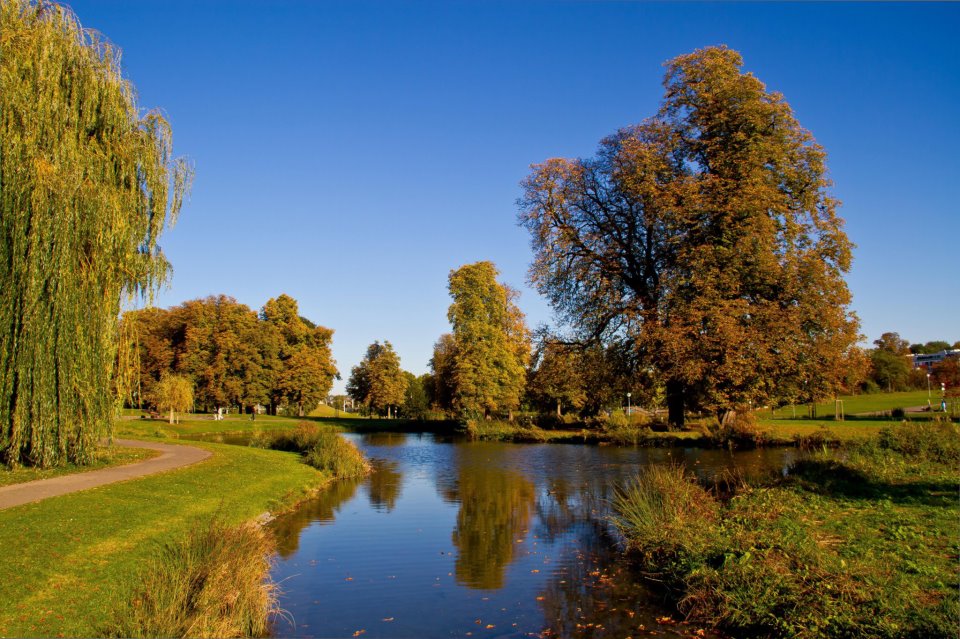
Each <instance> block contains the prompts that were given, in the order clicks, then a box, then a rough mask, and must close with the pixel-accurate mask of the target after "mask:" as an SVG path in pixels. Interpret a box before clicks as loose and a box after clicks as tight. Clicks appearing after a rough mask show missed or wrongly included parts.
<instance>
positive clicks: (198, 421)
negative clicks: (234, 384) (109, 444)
mask: <svg viewBox="0 0 960 639" xmlns="http://www.w3.org/2000/svg"><path fill="white" fill-rule="evenodd" d="M304 419H305V418H302V417H278V416H274V415H257V419H256V420H251V419H250V416H249V415H229V416H227V417H224V418H223V419H221V420H215V419H213V416H212V415H202V414H200V415H198V414H188V415H184V416H182V417H181V418H180V421H179V423H176V424H170V423H168V422H167V420H166V419H123V420H117V421H116V422H114V426H113V429H114V435H115V436H117V437H178V436H180V435H208V434H215V433H244V432H250V431H253V430H285V429H287V428H295V427H296V425H297V424H299V423H300V422H302V421H304Z"/></svg>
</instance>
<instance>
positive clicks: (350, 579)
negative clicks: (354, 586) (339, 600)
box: [344, 577, 353, 581]
mask: <svg viewBox="0 0 960 639" xmlns="http://www.w3.org/2000/svg"><path fill="white" fill-rule="evenodd" d="M344 581H353V577H347V578H346V579H344Z"/></svg>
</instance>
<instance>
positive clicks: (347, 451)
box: [250, 422, 370, 479]
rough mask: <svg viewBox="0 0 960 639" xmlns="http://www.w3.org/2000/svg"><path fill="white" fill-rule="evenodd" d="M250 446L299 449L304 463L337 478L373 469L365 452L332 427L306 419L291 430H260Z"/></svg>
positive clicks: (360, 474)
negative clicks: (312, 422)
mask: <svg viewBox="0 0 960 639" xmlns="http://www.w3.org/2000/svg"><path fill="white" fill-rule="evenodd" d="M250 445H251V446H256V447H258V448H270V449H273V450H283V451H287V452H298V453H300V454H302V455H303V461H304V463H306V464H308V465H310V466H312V467H314V468H316V469H317V470H321V471H325V472H329V473H330V474H331V475H332V476H333V477H334V478H337V479H346V478H349V477H360V476H362V475H366V474H367V473H368V472H370V464H369V463H368V462H367V460H366V459H365V458H364V456H363V453H361V452H360V451H359V450H358V449H357V447H356V446H354V445H353V444H352V443H351V442H349V441H347V440H346V439H344V438H343V437H342V436H340V434H339V433H338V432H337V431H336V430H335V429H333V428H331V427H329V426H324V425H317V424H310V423H307V422H303V423H301V424H299V425H298V426H297V428H296V429H294V430H292V431H284V432H280V433H258V434H257V435H256V436H255V437H254V438H253V440H252V441H251V442H250Z"/></svg>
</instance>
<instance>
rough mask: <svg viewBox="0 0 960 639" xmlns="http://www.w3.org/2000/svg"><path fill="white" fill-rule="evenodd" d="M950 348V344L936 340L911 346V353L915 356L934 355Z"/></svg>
mask: <svg viewBox="0 0 960 639" xmlns="http://www.w3.org/2000/svg"><path fill="white" fill-rule="evenodd" d="M950 348H951V347H950V342H945V341H943V340H935V341H932V342H927V343H926V344H911V345H910V352H911V353H913V354H914V355H932V354H933V353H939V352H940V351H948V350H950Z"/></svg>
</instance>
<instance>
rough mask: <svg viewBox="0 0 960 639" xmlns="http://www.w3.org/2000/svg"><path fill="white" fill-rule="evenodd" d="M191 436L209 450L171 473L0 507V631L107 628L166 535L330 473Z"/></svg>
mask: <svg viewBox="0 0 960 639" xmlns="http://www.w3.org/2000/svg"><path fill="white" fill-rule="evenodd" d="M191 445H193V446H199V447H202V448H207V449H209V450H210V451H211V452H213V457H212V458H210V459H208V460H206V461H204V462H202V463H199V464H195V465H193V466H188V467H186V468H182V469H179V470H177V471H176V472H170V473H162V474H159V475H153V476H150V477H144V478H142V479H137V480H131V481H126V482H121V483H117V484H111V485H108V486H103V487H101V488H97V489H95V490H88V491H83V492H80V493H74V494H70V495H63V496H61V497H57V498H54V499H47V500H44V501H40V502H36V503H33V504H26V505H23V506H17V507H15V508H9V509H6V510H3V511H0V544H3V546H4V547H6V548H16V549H17V552H16V553H7V554H6V555H4V557H3V558H2V559H0V601H3V602H4V606H2V607H0V635H3V636H19V637H24V636H47V637H53V636H57V635H61V634H62V635H65V636H78V637H94V636H99V635H101V634H103V633H106V632H108V631H109V627H110V626H111V624H113V623H114V621H115V620H114V618H113V617H111V615H112V614H113V611H118V610H123V609H124V608H125V607H126V606H128V605H130V602H131V601H132V600H133V598H134V595H135V593H137V592H142V588H143V585H142V584H143V583H144V582H143V581H142V579H144V575H145V574H146V573H147V572H148V566H149V565H150V562H151V560H152V558H153V557H155V556H156V555H157V554H158V553H160V552H161V548H162V547H163V545H164V544H165V543H168V542H170V543H176V542H178V541H179V540H183V539H187V538H188V537H189V535H190V531H192V530H194V529H197V528H202V527H203V526H205V525H206V524H207V523H208V522H209V521H210V519H211V518H212V517H213V516H214V515H215V514H216V513H220V514H221V515H222V518H223V519H222V520H223V523H224V524H225V525H228V526H235V525H240V524H242V523H244V522H248V521H251V520H254V519H256V518H257V517H259V516H260V515H262V514H263V513H264V512H267V511H271V512H276V511H282V510H284V509H286V508H289V507H290V506H291V505H292V504H294V503H297V502H299V501H301V500H303V499H304V498H306V497H308V496H309V495H311V494H313V493H314V492H315V491H316V490H318V489H320V488H321V487H323V486H325V485H326V484H328V483H329V482H330V481H331V479H332V476H331V474H330V473H328V472H320V471H317V470H316V469H314V468H311V467H309V466H307V465H306V464H304V463H302V461H301V458H300V456H299V455H296V454H292V453H286V452H281V451H273V450H262V449H257V448H251V447H245V446H228V445H221V444H211V443H203V442H191ZM253 478H255V481H252V479H253ZM147 579H149V577H148V578H147Z"/></svg>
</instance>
